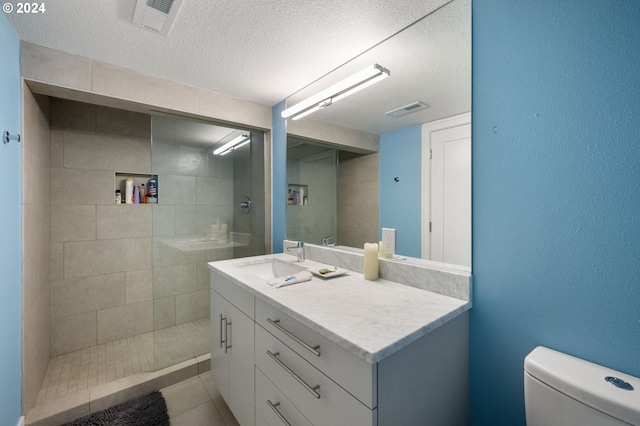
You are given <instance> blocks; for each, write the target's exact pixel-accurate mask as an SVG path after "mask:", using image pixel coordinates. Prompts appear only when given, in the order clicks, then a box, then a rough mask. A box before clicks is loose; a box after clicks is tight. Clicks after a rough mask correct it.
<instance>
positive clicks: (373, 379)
mask: <svg viewBox="0 0 640 426" xmlns="http://www.w3.org/2000/svg"><path fill="white" fill-rule="evenodd" d="M255 303H256V317H255V320H256V322H257V323H258V324H260V325H261V326H262V327H263V328H264V329H265V330H267V331H269V333H271V334H273V335H274V336H276V337H277V338H278V339H280V340H281V341H282V342H284V343H285V344H286V345H287V346H289V348H291V349H293V350H294V351H295V352H296V353H298V355H300V356H301V357H303V358H304V359H305V360H307V361H308V362H309V363H311V364H312V365H313V366H314V367H316V368H317V369H319V370H321V371H322V372H323V373H324V374H326V375H327V376H329V377H330V378H331V379H332V380H334V381H335V382H336V383H338V384H339V385H340V386H342V387H343V388H344V389H346V390H347V391H348V392H349V393H350V394H352V395H353V396H355V397H356V398H357V399H358V400H360V402H362V403H363V404H365V405H366V406H367V407H368V408H371V409H373V408H376V406H377V393H376V389H377V369H376V366H375V365H373V364H369V363H368V362H366V361H364V360H363V359H361V358H358V357H357V356H356V355H354V354H352V353H351V352H349V351H347V350H346V349H344V348H342V347H340V346H338V345H337V344H336V343H334V342H332V341H330V340H329V339H327V338H326V337H324V336H322V335H320V334H319V333H318V332H316V331H314V330H311V329H310V328H309V327H307V326H305V325H303V324H301V323H300V322H299V321H297V320H295V319H293V318H291V317H290V316H288V315H286V314H284V313H283V312H282V311H280V310H278V309H277V308H274V307H273V306H271V305H269V304H267V303H265V302H264V301H262V300H260V299H258V298H256V301H255ZM316 346H319V348H317V349H313V348H314V347H316ZM318 354H319V355H318Z"/></svg>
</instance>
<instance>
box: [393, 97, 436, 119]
mask: <svg viewBox="0 0 640 426" xmlns="http://www.w3.org/2000/svg"><path fill="white" fill-rule="evenodd" d="M425 108H429V105H427V104H425V103H424V102H420V101H416V102H412V103H410V104H409V105H405V106H403V107H400V108H396V109H394V110H392V111H389V112H385V114H386V115H390V116H391V117H395V118H398V117H402V116H403V115H407V114H411V113H412V112H416V111H420V110H423V109H425Z"/></svg>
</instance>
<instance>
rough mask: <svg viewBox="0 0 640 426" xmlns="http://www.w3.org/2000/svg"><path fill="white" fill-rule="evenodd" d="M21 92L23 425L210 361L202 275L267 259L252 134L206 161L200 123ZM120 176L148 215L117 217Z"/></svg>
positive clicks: (133, 209)
mask: <svg viewBox="0 0 640 426" xmlns="http://www.w3.org/2000/svg"><path fill="white" fill-rule="evenodd" d="M26 91H28V89H27V88H25V106H24V109H25V126H24V128H25V131H24V133H25V155H24V159H23V170H24V172H23V174H24V176H25V177H24V182H23V188H24V192H25V197H24V201H23V206H24V209H23V211H24V213H23V214H24V216H25V218H26V217H27V216H30V217H33V219H30V220H25V221H24V224H25V235H26V234H28V233H33V232H34V231H33V230H31V229H27V227H33V228H34V229H36V234H37V235H35V236H34V237H33V238H31V239H30V240H29V239H25V246H24V252H25V253H24V258H25V264H24V270H25V272H26V273H27V271H36V272H35V273H33V274H31V275H28V274H25V283H24V292H25V312H24V316H25V319H24V322H25V325H24V330H25V331H24V333H25V350H24V358H25V359H24V363H25V368H24V370H25V377H24V379H23V380H24V383H25V386H24V403H23V404H24V410H25V411H27V410H29V409H30V408H32V407H33V406H38V405H42V404H47V403H51V402H55V401H58V400H60V399H62V398H68V397H70V396H73V395H74V394H77V393H80V392H83V391H85V390H89V389H91V388H92V387H96V386H100V385H102V384H105V383H108V382H111V381H113V380H117V379H120V378H123V377H125V376H128V375H131V374H135V373H138V372H143V371H155V370H158V369H161V368H164V367H167V366H169V365H172V364H175V363H177V362H180V361H183V360H186V359H189V358H193V357H197V356H199V355H202V354H204V353H206V352H208V351H209V343H208V335H209V332H208V329H209V306H208V303H209V296H208V293H209V274H208V270H207V267H206V263H207V262H209V261H213V260H220V259H227V258H232V257H239V256H248V255H257V254H264V253H265V220H264V212H265V208H264V200H265V187H264V144H263V135H262V134H261V133H260V132H251V137H252V143H251V144H249V145H247V146H246V147H244V149H238V150H237V151H236V152H232V153H231V154H230V155H226V156H214V155H213V153H212V150H211V149H209V148H210V146H211V145H212V144H213V143H214V141H213V140H207V139H206V137H205V136H206V130H207V126H210V127H212V128H213V127H215V126H211V125H210V124H208V123H203V122H199V121H195V120H189V119H185V118H181V117H175V116H168V115H150V114H146V113H140V112H131V111H124V110H118V109H113V108H107V107H103V106H97V105H91V104H85V103H80V102H74V101H68V100H61V99H57V98H48V97H43V96H33V95H31V93H30V92H29V93H26ZM29 114H31V115H32V116H33V117H37V118H34V119H31V120H29V119H28V118H27V115H29ZM218 131H219V132H225V131H226V132H227V133H230V132H234V131H235V132H239V130H237V129H225V128H218ZM247 133H248V132H247ZM34 159H36V160H37V161H34ZM127 176H133V177H135V178H136V183H138V182H146V181H147V179H149V178H151V177H153V178H155V179H157V181H158V203H157V204H144V203H142V204H133V205H131V204H129V205H124V204H122V205H116V204H115V196H114V192H115V190H116V189H119V188H121V185H122V181H123V180H124V179H125V178H126V177H127ZM36 180H39V181H40V184H41V185H42V186H43V187H42V188H34V192H33V194H30V193H29V192H30V184H29V182H32V181H34V182H35V181H36ZM47 187H48V188H47ZM240 192H241V193H240ZM36 195H37V196H36ZM245 198H249V199H251V200H252V209H251V210H250V211H247V212H244V211H243V212H240V209H239V203H238V201H237V200H238V199H245ZM38 222H39V223H38ZM47 234H48V235H47ZM29 241H31V243H30V242H29ZM45 245H46V247H45ZM47 254H48V255H49V257H50V261H49V259H45V258H46V256H47ZM43 262H47V264H46V265H43V264H42V263H43ZM45 274H46V275H47V276H46V277H45V276H44V275H45ZM35 336H38V338H35ZM33 351H37V352H38V353H33ZM45 354H46V355H45Z"/></svg>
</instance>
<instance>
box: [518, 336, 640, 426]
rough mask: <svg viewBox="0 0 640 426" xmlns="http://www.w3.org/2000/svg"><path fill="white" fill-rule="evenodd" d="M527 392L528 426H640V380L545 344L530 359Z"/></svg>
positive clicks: (525, 363) (525, 367) (534, 351)
mask: <svg viewBox="0 0 640 426" xmlns="http://www.w3.org/2000/svg"><path fill="white" fill-rule="evenodd" d="M607 378H608V379H607ZM631 388H633V390H631ZM524 394H525V408H526V416H527V426H556V425H557V426H589V425H593V426H619V425H640V379H638V378H637V377H633V376H629V375H628V374H624V373H620V372H618V371H615V370H611V369H608V368H605V367H602V366H600V365H597V364H593V363H591V362H588V361H585V360H582V359H579V358H575V357H572V356H570V355H566V354H563V353H560V352H557V351H554V350H552V349H548V348H545V347H542V346H539V347H537V348H535V349H534V350H533V351H532V352H531V353H530V354H529V355H527V357H526V358H525V360H524Z"/></svg>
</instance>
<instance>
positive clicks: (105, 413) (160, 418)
mask: <svg viewBox="0 0 640 426" xmlns="http://www.w3.org/2000/svg"><path fill="white" fill-rule="evenodd" d="M62 426H169V414H167V404H166V402H165V401H164V397H163V396H162V394H161V393H160V392H157V391H154V392H151V393H148V394H146V395H142V396H141V397H139V398H135V399H132V400H130V401H126V402H123V403H122V404H118V405H114V406H113V407H110V408H107V409H106V410H102V411H98V412H97V413H93V414H89V415H88V416H85V417H81V418H79V419H75V420H74V421H72V422H69V423H65V424H64V425H62Z"/></svg>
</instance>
